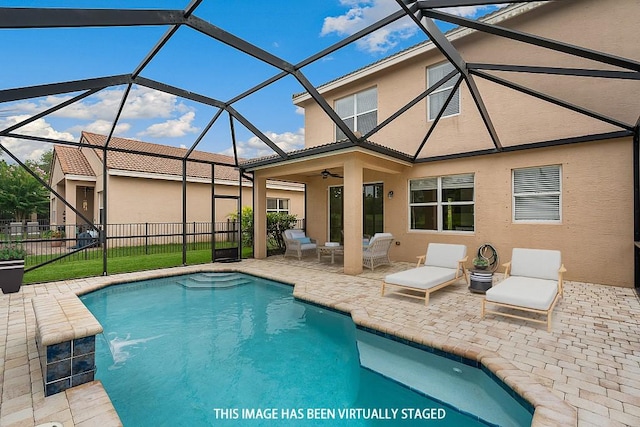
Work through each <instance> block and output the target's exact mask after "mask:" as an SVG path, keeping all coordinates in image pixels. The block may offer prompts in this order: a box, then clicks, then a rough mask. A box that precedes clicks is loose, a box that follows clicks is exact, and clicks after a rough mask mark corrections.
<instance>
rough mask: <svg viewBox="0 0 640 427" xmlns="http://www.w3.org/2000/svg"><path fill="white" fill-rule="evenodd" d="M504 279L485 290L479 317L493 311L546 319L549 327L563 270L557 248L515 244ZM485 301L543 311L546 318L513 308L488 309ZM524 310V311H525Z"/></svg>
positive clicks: (500, 313)
mask: <svg viewBox="0 0 640 427" xmlns="http://www.w3.org/2000/svg"><path fill="white" fill-rule="evenodd" d="M504 266H505V273H504V275H505V279H504V280H503V281H502V282H500V283H498V284H497V285H495V286H494V287H492V288H491V289H489V290H487V292H486V294H485V298H484V300H483V301H482V313H481V314H482V317H483V318H484V316H485V314H487V313H492V314H497V315H501V316H506V317H511V318H514V319H521V320H530V321H532V322H537V323H543V324H544V323H546V324H547V331H549V332H550V331H551V313H552V312H553V308H554V307H555V305H556V303H557V302H558V299H559V298H560V296H562V276H563V274H564V273H565V272H566V269H565V268H564V265H563V264H562V262H561V254H560V251H555V250H543V249H522V248H514V249H513V251H512V254H511V261H510V262H508V263H506V264H504ZM487 304H491V305H492V306H497V307H502V308H506V309H511V310H515V311H516V313H518V312H524V313H532V314H537V315H540V314H541V315H546V320H541V319H539V318H537V317H525V316H524V315H519V314H514V313H513V311H497V310H488V309H487ZM524 313H523V314H524Z"/></svg>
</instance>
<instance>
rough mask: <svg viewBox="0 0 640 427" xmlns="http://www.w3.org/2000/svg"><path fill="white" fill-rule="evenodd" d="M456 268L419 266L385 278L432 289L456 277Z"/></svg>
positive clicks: (391, 281)
mask: <svg viewBox="0 0 640 427" xmlns="http://www.w3.org/2000/svg"><path fill="white" fill-rule="evenodd" d="M456 270H457V269H456V268H443V267H432V266H425V267H418V268H412V269H411V270H406V271H401V272H399V273H393V274H389V275H388V276H386V277H385V278H384V281H385V282H386V283H389V284H391V285H400V286H406V287H410V288H416V289H425V290H426V289H430V288H433V287H434V286H437V285H439V284H441V283H444V282H448V281H449V280H453V279H454V278H455V277H456Z"/></svg>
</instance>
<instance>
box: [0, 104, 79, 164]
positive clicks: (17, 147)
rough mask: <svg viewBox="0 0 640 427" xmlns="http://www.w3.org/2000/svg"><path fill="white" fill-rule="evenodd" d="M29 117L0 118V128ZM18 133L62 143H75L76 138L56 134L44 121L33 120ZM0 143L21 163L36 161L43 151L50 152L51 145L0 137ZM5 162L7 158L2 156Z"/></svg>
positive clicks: (63, 133)
mask: <svg viewBox="0 0 640 427" xmlns="http://www.w3.org/2000/svg"><path fill="white" fill-rule="evenodd" d="M29 117H30V116H29V115H19V116H9V117H4V118H2V117H0V128H7V127H9V126H12V125H14V124H16V123H20V122H21V121H23V120H25V119H27V118H29ZM19 133H21V134H23V135H30V136H40V137H43V138H50V139H55V140H63V141H76V140H77V138H76V137H75V136H73V134H71V133H69V132H58V131H57V130H55V129H54V128H53V127H52V126H51V124H49V123H48V122H47V121H46V120H45V119H38V120H35V121H33V122H31V123H29V124H27V125H26V126H23V127H21V128H20V130H19ZM0 143H2V145H4V146H5V147H6V148H7V150H9V152H11V154H13V155H14V156H16V157H17V158H19V159H20V160H21V161H25V160H38V159H39V158H40V156H42V154H43V153H44V152H45V151H48V150H51V149H52V148H53V145H52V144H50V143H47V142H38V141H30V140H26V139H16V138H7V137H1V138H0ZM3 158H4V159H5V160H8V159H9V156H7V155H3Z"/></svg>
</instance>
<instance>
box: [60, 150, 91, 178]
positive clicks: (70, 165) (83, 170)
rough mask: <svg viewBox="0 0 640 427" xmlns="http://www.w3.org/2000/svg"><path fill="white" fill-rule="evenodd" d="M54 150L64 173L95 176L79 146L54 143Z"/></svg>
mask: <svg viewBox="0 0 640 427" xmlns="http://www.w3.org/2000/svg"><path fill="white" fill-rule="evenodd" d="M54 151H55V156H56V158H57V159H58V162H60V167H61V168H62V172H63V173H64V174H65V175H82V176H96V173H95V172H94V171H93V169H92V168H91V165H90V164H89V161H88V160H87V158H86V157H85V156H84V154H82V151H81V150H80V148H76V147H67V146H65V145H55V146H54Z"/></svg>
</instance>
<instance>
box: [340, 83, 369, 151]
mask: <svg viewBox="0 0 640 427" xmlns="http://www.w3.org/2000/svg"><path fill="white" fill-rule="evenodd" d="M335 111H336V114H338V116H340V118H341V119H342V120H343V121H344V122H345V123H346V125H347V126H348V127H349V129H351V130H352V131H353V132H360V133H361V134H362V135H365V134H366V133H367V132H369V131H371V130H372V129H373V128H374V127H376V125H377V124H378V89H376V88H375V87H374V88H371V89H367V90H365V91H362V92H358V93H356V94H355V95H350V96H347V97H345V98H342V99H338V100H337V101H336V102H335ZM346 138H347V136H346V135H345V134H344V132H342V131H341V130H340V128H338V127H337V126H336V141H340V140H341V139H346Z"/></svg>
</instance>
